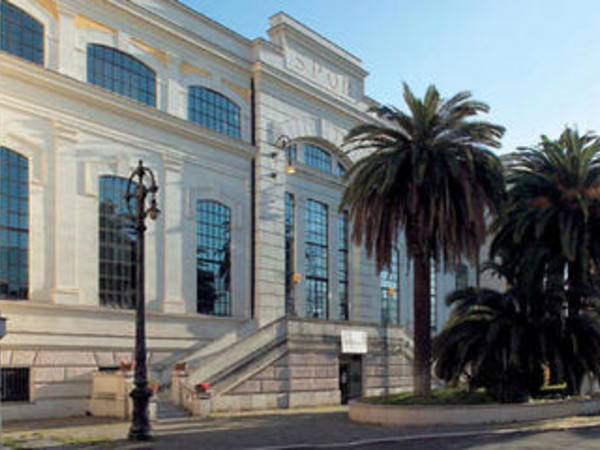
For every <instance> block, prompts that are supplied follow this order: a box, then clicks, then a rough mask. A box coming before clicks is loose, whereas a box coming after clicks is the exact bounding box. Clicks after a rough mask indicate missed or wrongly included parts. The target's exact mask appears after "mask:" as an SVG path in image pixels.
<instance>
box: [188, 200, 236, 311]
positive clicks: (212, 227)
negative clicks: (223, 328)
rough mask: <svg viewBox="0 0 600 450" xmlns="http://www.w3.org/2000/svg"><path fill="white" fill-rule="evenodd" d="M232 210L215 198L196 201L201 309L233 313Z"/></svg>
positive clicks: (199, 306) (198, 290) (198, 289)
mask: <svg viewBox="0 0 600 450" xmlns="http://www.w3.org/2000/svg"><path fill="white" fill-rule="evenodd" d="M230 228H231V212H230V210H229V208H228V207H227V206H225V205H223V204H221V203H219V202H216V201H212V200H200V201H198V202H197V204H196V245H197V247H196V260H197V266H196V267H197V301H198V312H199V313H201V314H211V315H215V316H229V315H231V292H230V284H231V277H230V274H231V249H230V246H231V231H230Z"/></svg>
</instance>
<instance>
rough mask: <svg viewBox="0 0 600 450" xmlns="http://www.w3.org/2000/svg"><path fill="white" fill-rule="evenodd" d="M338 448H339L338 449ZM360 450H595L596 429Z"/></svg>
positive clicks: (599, 436) (599, 439)
mask: <svg viewBox="0 0 600 450" xmlns="http://www.w3.org/2000/svg"><path fill="white" fill-rule="evenodd" d="M340 448H341V447H340ZM353 448H354V449H361V450H390V449H399V448H401V449H402V450H417V449H418V450H459V449H477V450H508V449H527V450H564V449H569V450H587V449H589V450H592V449H594V450H598V449H600V429H599V428H593V429H589V428H587V429H578V430H565V431H546V432H541V433H539V432H538V433H514V434H512V433H511V434H506V435H502V436H477V437H468V438H439V439H436V438H434V439H424V440H417V441H412V442H390V443H379V444H371V445H364V446H358V447H353Z"/></svg>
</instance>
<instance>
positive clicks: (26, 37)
mask: <svg viewBox="0 0 600 450" xmlns="http://www.w3.org/2000/svg"><path fill="white" fill-rule="evenodd" d="M0 50H4V51H5V52H8V53H10V54H12V55H15V56H18V57H19V58H23V59H26V60H28V61H31V62H33V63H36V64H39V65H42V64H44V26H43V25H42V24H41V23H40V22H39V21H37V20H36V19H34V18H33V17H31V16H30V15H29V14H27V13H26V12H25V11H23V10H22V9H21V8H18V7H16V6H15V5H13V4H12V3H9V2H7V1H6V0H0Z"/></svg>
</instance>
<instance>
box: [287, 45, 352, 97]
mask: <svg viewBox="0 0 600 450" xmlns="http://www.w3.org/2000/svg"><path fill="white" fill-rule="evenodd" d="M287 67H288V68H289V69H290V70H292V71H293V72H296V73H298V74H300V75H302V76H304V77H306V78H308V79H310V80H312V81H313V82H315V83H317V84H318V85H320V86H321V87H323V88H325V89H327V90H329V91H332V92H335V93H336V94H339V95H344V96H350V77H349V76H347V75H344V74H343V73H339V72H337V71H335V70H334V69H332V68H330V67H327V66H326V65H325V64H323V63H321V62H320V61H318V60H316V59H314V58H312V57H310V56H308V55H306V54H303V53H300V52H299V51H297V50H295V49H292V48H288V49H287Z"/></svg>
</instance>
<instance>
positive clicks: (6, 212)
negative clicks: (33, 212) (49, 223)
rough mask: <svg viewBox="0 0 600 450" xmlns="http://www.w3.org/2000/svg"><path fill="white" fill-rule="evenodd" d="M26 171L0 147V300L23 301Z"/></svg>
mask: <svg viewBox="0 0 600 450" xmlns="http://www.w3.org/2000/svg"><path fill="white" fill-rule="evenodd" d="M28 173H29V169H28V161H27V158H25V157H24V156H21V155H19V154H18V153H16V152H14V151H12V150H10V149H8V148H5V147H0V299H26V298H27V296H28V288H29V273H28V272H29V264H28V240H29V239H28V237H29V182H28V181H29V174H28Z"/></svg>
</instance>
